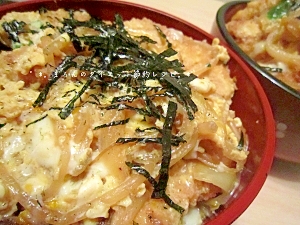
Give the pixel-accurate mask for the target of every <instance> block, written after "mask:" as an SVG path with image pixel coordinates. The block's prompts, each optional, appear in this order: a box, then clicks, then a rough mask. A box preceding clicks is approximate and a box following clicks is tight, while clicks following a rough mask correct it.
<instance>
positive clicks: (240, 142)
mask: <svg viewBox="0 0 300 225" xmlns="http://www.w3.org/2000/svg"><path fill="white" fill-rule="evenodd" d="M244 145H245V140H244V133H243V132H241V137H240V140H239V143H238V146H237V149H238V150H239V151H242V150H243V149H244Z"/></svg>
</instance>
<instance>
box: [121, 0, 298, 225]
mask: <svg viewBox="0 0 300 225" xmlns="http://www.w3.org/2000/svg"><path fill="white" fill-rule="evenodd" d="M125 1H127V2H133V3H138V4H143V5H146V6H149V7H152V8H155V9H158V10H161V11H165V12H167V13H169V14H172V15H174V16H177V17H179V18H182V19H184V20H186V21H188V22H190V23H192V24H194V25H196V26H198V27H200V28H201V29H203V30H205V31H206V32H208V33H211V34H213V35H214V36H216V37H219V38H221V35H220V33H219V31H218V28H217V25H216V23H215V17H216V13H217V10H218V9H219V8H220V7H221V6H222V5H223V4H224V3H226V2H229V1H230V0H189V1H182V0H172V1H171V0H147V1H142V0H125ZM269 224H272V225H277V224H278V225H279V224H280V225H282V224H288V225H296V224H297V225H298V224H300V163H298V164H297V163H293V162H288V161H284V160H280V159H275V160H274V162H273V166H272V168H271V171H270V173H269V176H268V177H267V180H266V182H265V184H264V186H263V188H262V189H261V191H260V192H259V194H258V196H257V197H256V198H255V200H254V201H253V202H252V204H251V205H250V206H249V207H248V209H247V210H246V211H245V212H244V213H243V214H242V215H241V216H240V217H239V218H238V219H237V220H236V221H235V222H234V223H233V225H269Z"/></svg>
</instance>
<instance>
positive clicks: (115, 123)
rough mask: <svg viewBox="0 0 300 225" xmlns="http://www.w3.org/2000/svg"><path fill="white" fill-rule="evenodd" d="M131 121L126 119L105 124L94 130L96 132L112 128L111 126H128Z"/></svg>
mask: <svg viewBox="0 0 300 225" xmlns="http://www.w3.org/2000/svg"><path fill="white" fill-rule="evenodd" d="M128 121H129V118H127V119H125V120H118V121H112V122H110V123H105V124H102V125H100V126H96V127H95V128H94V130H98V129H100V128H104V127H111V126H118V125H123V124H126V123H128Z"/></svg>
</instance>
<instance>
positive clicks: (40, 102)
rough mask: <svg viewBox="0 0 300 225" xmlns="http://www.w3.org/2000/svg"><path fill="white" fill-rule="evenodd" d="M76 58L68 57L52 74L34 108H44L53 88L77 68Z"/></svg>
mask: <svg viewBox="0 0 300 225" xmlns="http://www.w3.org/2000/svg"><path fill="white" fill-rule="evenodd" d="M73 58H74V56H66V57H65V59H64V60H63V61H62V62H61V63H60V65H59V66H58V67H57V68H56V69H55V70H54V71H53V73H52V74H51V76H50V78H49V81H48V83H47V84H46V86H45V87H44V89H43V90H42V91H41V92H40V94H39V96H38V98H37V99H36V100H35V102H34V103H33V107H37V106H42V105H43V103H44V101H45V99H46V97H47V95H48V92H49V90H50V88H51V86H52V85H53V84H54V83H55V82H56V81H57V80H58V79H59V78H60V77H61V76H63V75H64V74H65V72H66V71H67V70H68V69H69V68H71V67H75V66H76V63H75V62H73V61H72V60H73Z"/></svg>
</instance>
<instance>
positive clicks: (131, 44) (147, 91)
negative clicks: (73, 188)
mask: <svg viewBox="0 0 300 225" xmlns="http://www.w3.org/2000/svg"><path fill="white" fill-rule="evenodd" d="M69 13H70V18H67V19H64V20H63V21H61V22H62V25H63V26H62V27H60V28H58V29H59V31H60V32H61V33H67V34H68V35H69V37H70V39H71V41H72V43H73V46H74V48H75V49H76V50H77V53H78V56H81V54H83V55H82V57H86V60H85V61H84V62H83V63H80V64H79V63H77V61H76V60H75V58H76V57H77V56H66V57H65V59H64V60H63V61H62V62H61V64H60V65H59V66H58V67H57V68H56V69H55V71H54V72H53V73H52V74H51V76H50V78H49V81H48V83H47V84H46V86H45V87H44V88H43V89H42V91H41V92H40V95H39V96H38V98H37V99H36V101H35V102H34V104H33V106H34V107H38V106H42V105H43V103H44V102H45V101H46V98H47V95H48V92H49V90H50V88H51V87H52V85H53V84H54V83H55V82H56V81H58V79H60V78H61V77H63V75H64V74H65V73H66V72H67V71H68V69H70V68H74V69H77V70H79V71H83V72H84V73H86V74H87V77H86V82H85V83H84V84H83V86H82V88H81V89H80V90H79V91H76V90H72V92H75V94H74V96H73V97H72V98H71V100H70V101H69V102H68V103H67V104H66V105H65V106H64V107H62V108H59V107H54V106H53V107H51V109H58V110H60V112H59V116H60V118H61V119H66V118H67V117H68V116H69V115H70V114H71V113H72V111H73V110H74V108H75V107H80V106H82V105H84V104H86V103H91V104H97V105H98V106H97V107H98V108H99V109H100V110H134V111H136V113H138V114H140V115H143V116H144V118H146V117H154V118H156V119H159V120H160V119H164V126H163V129H158V128H149V130H151V129H156V130H157V131H158V132H159V133H158V137H155V138H149V137H142V138H140V137H129V138H122V137H120V138H119V139H118V140H117V141H116V142H117V143H120V144H121V143H123V144H125V143H129V142H136V143H144V144H145V143H158V144H161V146H162V162H161V168H160V171H159V178H158V181H156V180H155V179H154V178H152V177H151V176H150V174H149V172H147V171H146V170H145V169H143V168H142V167H140V166H138V165H135V164H132V163H129V162H126V164H127V166H129V167H130V168H131V169H133V170H135V171H137V172H138V173H140V174H142V175H144V176H145V177H146V178H147V179H148V180H149V182H150V183H151V184H152V185H153V187H154V190H153V193H152V198H161V199H164V201H165V202H166V203H167V204H168V205H169V206H170V207H173V208H174V209H176V210H177V211H178V212H180V213H183V211H184V209H183V208H182V207H180V206H179V205H177V204H175V203H174V202H173V201H172V200H171V199H170V198H169V196H168V195H167V194H166V192H165V191H166V187H167V183H168V178H169V167H170V160H171V147H172V146H178V145H179V144H180V143H183V142H185V140H184V138H183V135H182V136H176V135H174V134H172V126H173V122H174V120H175V117H176V111H177V104H176V103H175V102H173V100H176V101H177V102H179V104H182V105H183V106H184V108H185V109H186V112H187V114H188V117H189V119H190V120H193V119H194V113H195V112H196V111H197V110H198V109H197V106H196V104H195V103H194V102H193V100H192V98H191V89H190V87H189V82H191V81H192V80H193V79H195V78H196V76H195V75H194V74H190V75H189V76H187V75H185V74H184V72H185V71H184V69H183V65H182V63H181V62H180V61H179V60H168V58H169V57H172V56H174V55H176V54H177V52H176V51H175V50H174V49H173V48H172V44H171V43H170V42H169V41H168V39H167V37H166V35H165V34H164V33H163V32H162V30H161V29H160V28H159V27H158V26H156V25H155V28H156V30H157V32H158V34H159V35H160V36H161V37H162V38H163V39H165V41H166V42H167V44H168V48H167V49H166V50H165V51H163V52H161V53H160V54H157V53H155V52H152V51H148V50H146V49H143V48H141V47H140V44H141V43H144V42H147V43H150V44H155V41H153V40H152V39H150V38H148V37H145V36H140V37H131V36H130V35H129V34H128V32H127V31H126V30H125V26H124V23H123V19H122V17H121V16H120V15H119V14H116V15H115V20H114V21H113V23H112V24H106V23H104V22H103V21H102V20H100V19H98V18H94V17H91V18H90V19H89V20H87V21H78V20H76V19H75V18H74V16H73V13H74V12H73V10H70V11H69ZM46 26H50V24H46ZM77 27H88V28H92V29H94V30H96V31H98V32H99V34H97V35H88V36H77V34H76V33H75V31H74V30H75V29H76V28H77ZM84 49H87V50H89V52H91V56H85V55H84V53H81V52H82V51H83V50H84ZM124 59H125V61H126V62H127V63H125V64H124V63H123V64H120V63H118V62H119V60H124ZM75 80H76V79H75ZM146 80H156V81H158V82H159V86H157V87H152V86H147V85H146ZM96 88H98V89H99V93H96V94H95V93H94V94H90V95H89V96H90V97H91V98H93V99H94V101H89V100H86V101H85V102H84V101H82V99H81V96H82V95H83V94H84V93H85V92H86V91H87V90H89V89H95V90H96ZM111 88H115V89H119V90H122V88H127V94H124V95H121V96H117V97H114V98H113V99H112V100H111V101H110V103H107V102H106V103H105V104H104V105H101V98H104V96H105V93H106V92H107V91H109V90H110V89H111ZM69 93H70V91H69V92H66V93H65V95H67V94H69ZM158 97H165V98H166V99H167V101H169V105H168V110H167V114H166V117H164V116H163V114H162V109H161V106H160V105H156V104H157V103H156V102H155V99H156V98H158ZM78 100H81V101H78ZM135 101H137V102H142V104H139V107H133V106H131V104H129V103H134V102H135ZM126 103H128V104H126ZM140 105H142V107H140ZM37 121H38V120H37ZM37 121H35V122H37ZM128 122H129V118H128V119H125V120H119V121H112V122H110V123H106V124H102V125H100V126H97V127H95V128H94V129H95V130H97V129H100V128H104V127H109V126H117V125H122V124H126V123H128ZM145 131H147V129H144V130H139V129H137V130H136V132H145Z"/></svg>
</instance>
